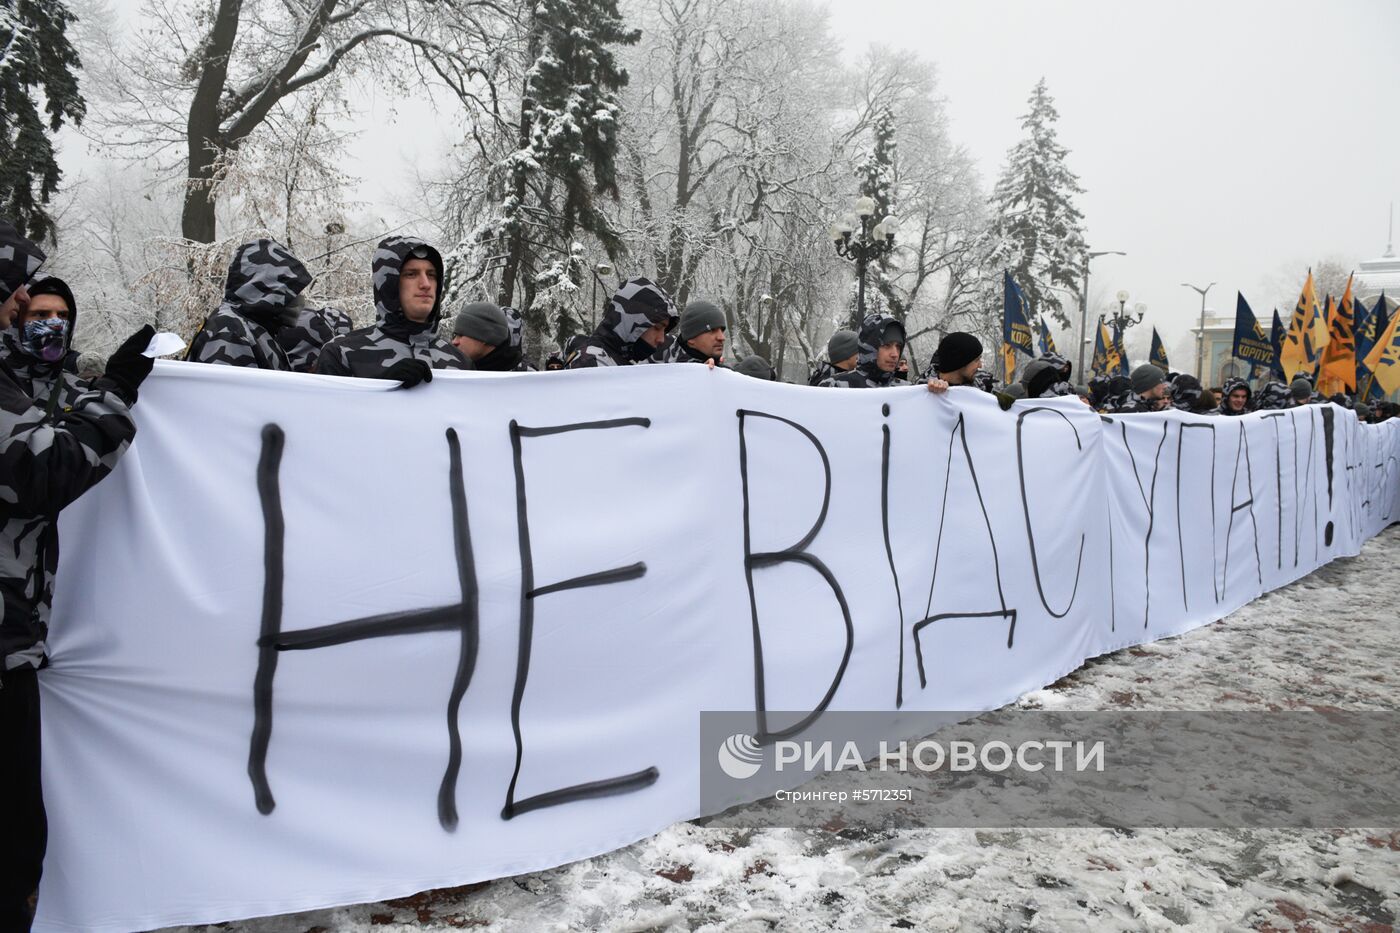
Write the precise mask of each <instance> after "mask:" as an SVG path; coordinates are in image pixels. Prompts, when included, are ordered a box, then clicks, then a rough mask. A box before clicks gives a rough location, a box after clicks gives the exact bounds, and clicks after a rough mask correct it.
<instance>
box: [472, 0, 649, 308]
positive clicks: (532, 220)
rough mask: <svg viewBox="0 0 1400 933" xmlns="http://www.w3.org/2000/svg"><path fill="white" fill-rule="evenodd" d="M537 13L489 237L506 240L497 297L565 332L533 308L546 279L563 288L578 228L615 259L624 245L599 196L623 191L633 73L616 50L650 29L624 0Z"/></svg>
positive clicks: (560, 2)
mask: <svg viewBox="0 0 1400 933" xmlns="http://www.w3.org/2000/svg"><path fill="white" fill-rule="evenodd" d="M529 15H530V20H529V29H528V39H527V56H528V60H529V62H530V64H529V67H528V69H527V70H526V71H525V74H524V83H523V86H522V88H521V93H520V120H519V123H518V127H517V133H518V137H517V146H516V149H515V151H514V152H512V153H511V154H510V155H509V156H507V158H506V160H505V162H504V164H503V165H501V166H499V167H498V168H499V170H500V171H501V175H502V176H503V181H504V182H505V185H504V191H503V195H504V197H503V198H502V200H501V202H500V212H499V215H498V217H497V218H495V219H494V220H493V221H491V222H490V223H489V224H488V226H487V227H486V228H485V229H484V230H483V231H482V232H481V233H480V237H481V238H482V239H489V240H493V241H496V242H498V243H500V244H502V245H503V249H501V252H502V254H503V260H502V264H501V277H500V287H499V292H498V299H497V300H498V301H499V302H500V303H501V304H503V305H506V304H513V305H514V306H515V307H518V308H520V309H521V311H522V312H524V313H525V315H526V320H527V322H529V323H530V324H531V325H532V326H533V327H534V328H535V329H536V330H538V329H540V328H548V329H551V330H557V329H558V328H557V326H556V327H553V328H549V327H548V325H549V323H551V322H548V321H545V320H543V319H541V317H540V313H536V314H534V315H532V314H531V309H532V306H533V304H534V297H535V294H536V291H537V289H538V287H539V286H540V285H541V284H544V285H545V286H546V287H547V288H550V289H558V288H559V287H560V286H562V284H563V283H562V282H561V281H560V276H561V275H563V274H566V273H567V268H566V267H567V266H568V262H567V259H568V257H569V256H570V255H571V254H572V252H573V249H572V247H573V242H574V236H575V232H576V231H584V232H586V233H588V234H591V235H592V236H593V237H594V238H596V239H597V240H598V241H599V242H600V243H602V245H603V248H604V250H605V251H606V252H607V254H608V255H609V256H610V257H615V256H616V255H617V251H618V248H619V245H620V244H619V241H618V238H617V235H616V233H614V231H613V229H612V226H611V224H610V223H609V222H608V219H607V217H606V216H604V214H603V213H602V212H601V211H599V209H598V206H597V204H596V201H595V198H596V197H597V196H600V195H601V196H611V197H616V196H617V168H616V159H617V122H618V114H619V108H618V105H617V101H616V97H615V95H616V92H617V91H618V90H619V89H621V88H622V87H623V86H624V85H626V83H627V72H626V70H625V69H624V68H622V66H621V65H620V64H618V62H617V60H616V57H615V48H616V47H617V46H622V45H630V44H632V43H635V42H636V41H637V39H638V38H640V35H641V34H640V33H639V32H638V31H637V30H635V29H630V28H628V27H627V25H626V24H625V23H624V22H623V21H622V17H621V15H620V14H619V13H618V9H617V2H616V0H537V2H536V3H535V4H534V5H533V6H532V8H531V11H530V14H529ZM560 263H563V265H560ZM541 274H544V275H545V277H546V280H545V281H543V282H542V281H541V279H540V278H539V277H540V276H541ZM570 281H571V283H572V285H573V287H575V288H577V287H578V286H579V285H581V283H580V282H579V281H577V280H574V279H570ZM554 323H556V324H557V322H554Z"/></svg>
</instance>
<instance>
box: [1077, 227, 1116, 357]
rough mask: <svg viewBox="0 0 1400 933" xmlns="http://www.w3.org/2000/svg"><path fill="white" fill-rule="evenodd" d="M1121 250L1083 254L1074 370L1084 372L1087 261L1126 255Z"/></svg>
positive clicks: (1087, 287) (1087, 293)
mask: <svg viewBox="0 0 1400 933" xmlns="http://www.w3.org/2000/svg"><path fill="white" fill-rule="evenodd" d="M1126 255H1128V254H1127V253H1125V252H1122V251H1121V250H1116V249H1106V250H1101V251H1099V252H1097V253H1085V254H1084V286H1083V287H1082V288H1081V289H1080V290H1079V365H1078V366H1076V367H1075V370H1074V371H1075V372H1077V373H1081V374H1082V373H1083V372H1084V345H1085V343H1086V342H1087V341H1086V339H1085V338H1086V337H1087V333H1086V331H1085V328H1086V326H1087V324H1088V314H1089V261H1090V260H1091V259H1096V258H1098V257H1099V256H1126Z"/></svg>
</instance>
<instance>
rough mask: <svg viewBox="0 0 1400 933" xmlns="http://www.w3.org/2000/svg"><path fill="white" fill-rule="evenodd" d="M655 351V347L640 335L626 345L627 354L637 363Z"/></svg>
mask: <svg viewBox="0 0 1400 933" xmlns="http://www.w3.org/2000/svg"><path fill="white" fill-rule="evenodd" d="M655 352H656V348H655V347H653V346H652V345H651V344H649V343H647V342H646V341H645V340H643V339H642V338H641V337H638V338H637V339H636V340H634V341H632V343H631V344H630V345H629V346H628V347H627V354H628V355H629V356H630V357H632V359H633V360H634V361H636V362H638V363H640V362H641V361H642V360H644V359H647V358H648V357H649V356H651V355H652V354H653V353H655Z"/></svg>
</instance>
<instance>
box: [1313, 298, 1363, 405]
mask: <svg viewBox="0 0 1400 933" xmlns="http://www.w3.org/2000/svg"><path fill="white" fill-rule="evenodd" d="M1327 312H1328V313H1327V345H1326V346H1325V347H1324V348H1323V351H1322V356H1321V360H1322V365H1321V370H1320V372H1319V374H1318V390H1319V391H1320V392H1322V394H1323V395H1334V394H1336V393H1337V392H1342V391H1351V392H1355V391H1356V330H1355V316H1354V310H1353V307H1352V298H1351V277H1350V276H1348V277H1347V290H1346V293H1345V294H1343V295H1342V300H1341V301H1339V302H1337V304H1336V306H1335V307H1334V306H1332V305H1331V304H1329V305H1328V308H1327Z"/></svg>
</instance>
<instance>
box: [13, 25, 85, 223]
mask: <svg viewBox="0 0 1400 933" xmlns="http://www.w3.org/2000/svg"><path fill="white" fill-rule="evenodd" d="M74 19H75V17H74V16H73V14H72V12H71V11H69V9H68V7H67V6H65V5H64V4H63V2H62V0H0V216H4V217H5V218H6V219H8V220H10V221H12V222H13V223H14V225H15V226H16V227H17V228H19V231H20V232H21V233H22V234H24V235H25V236H27V237H29V238H30V239H34V240H52V239H53V233H54V226H53V219H52V218H50V217H49V215H48V212H47V211H45V210H44V208H45V206H46V205H47V204H48V203H49V199H50V198H52V197H53V195H54V194H55V193H56V192H57V191H58V182H59V179H60V178H61V177H62V172H60V171H59V168H58V162H57V160H56V159H55V158H54V151H53V142H52V140H51V139H50V135H51V134H53V133H57V132H58V130H59V128H60V127H61V126H63V123H64V121H65V120H69V121H71V122H72V123H73V124H75V125H76V124H79V123H81V122H82V120H83V116H84V114H85V113H86V110H87V108H86V106H85V105H84V103H83V97H82V94H81V93H79V91H78V78H77V71H78V69H79V68H81V67H82V63H81V62H80V61H79V60H78V53H77V51H76V50H74V48H73V46H72V44H71V43H69V41H68V35H67V33H68V27H69V25H70V24H71V23H72V22H73V21H74ZM36 89H38V90H42V91H43V96H44V109H45V111H46V112H47V113H48V120H47V121H45V120H44V118H43V117H41V116H40V115H39V109H38V102H37V100H36V99H35V93H34V92H35V90H36ZM46 122H47V127H46V126H45V123H46Z"/></svg>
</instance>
